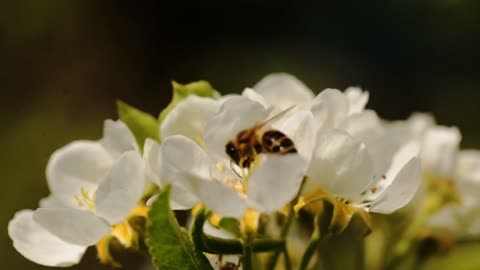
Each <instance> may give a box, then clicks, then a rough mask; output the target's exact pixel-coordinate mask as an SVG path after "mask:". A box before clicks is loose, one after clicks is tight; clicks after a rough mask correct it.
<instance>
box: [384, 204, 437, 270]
mask: <svg viewBox="0 0 480 270" xmlns="http://www.w3.org/2000/svg"><path fill="white" fill-rule="evenodd" d="M443 200H444V199H443V197H441V196H436V195H433V196H430V197H428V198H427V199H426V201H425V202H424V205H423V208H422V209H421V212H420V213H419V215H418V216H417V217H416V218H415V220H414V221H413V222H412V223H411V224H410V226H408V227H407V229H406V231H405V233H404V234H403V236H402V239H400V240H399V241H398V242H397V243H396V244H395V246H394V247H393V251H392V257H391V258H390V260H389V261H388V263H387V265H386V269H392V270H393V269H396V268H398V266H399V265H400V264H401V263H402V261H403V260H404V259H405V256H406V255H407V254H408V252H409V251H410V250H411V249H412V246H413V244H414V242H415V237H416V236H417V235H418V233H419V232H420V230H421V229H422V227H423V226H424V225H425V224H426V223H427V221H428V218H429V217H430V216H431V215H432V214H433V213H434V212H436V211H437V210H438V209H439V208H440V207H441V206H442V205H443V203H444V202H443Z"/></svg>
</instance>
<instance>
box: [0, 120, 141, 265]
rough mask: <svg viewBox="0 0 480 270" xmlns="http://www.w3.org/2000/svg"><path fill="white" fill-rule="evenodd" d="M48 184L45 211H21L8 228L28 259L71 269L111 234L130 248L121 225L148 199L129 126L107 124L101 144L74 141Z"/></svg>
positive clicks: (50, 170)
mask: <svg viewBox="0 0 480 270" xmlns="http://www.w3.org/2000/svg"><path fill="white" fill-rule="evenodd" d="M47 182H48V186H49V188H50V191H51V194H50V196H49V197H48V198H46V199H44V200H42V201H41V202H40V208H38V209H37V210H35V211H32V210H22V211H19V212H18V213H17V214H16V215H15V216H14V218H13V219H12V220H11V221H10V223H9V225H8V233H9V236H10V238H11V239H12V240H13V245H14V247H15V248H16V249H17V251H18V252H20V253H21V254H22V255H23V256H25V257H26V258H28V259H30V260H32V261H34V262H36V263H38V264H42V265H46V266H70V265H73V264H76V263H78V262H79V261H80V259H81V257H82V255H83V253H84V252H85V250H86V248H87V247H88V246H90V245H94V244H96V243H99V244H102V243H103V244H105V242H102V239H105V238H104V237H106V236H108V235H111V234H112V235H113V236H115V237H117V238H118V239H119V240H120V242H121V243H122V244H124V245H128V244H131V243H128V241H130V240H131V239H129V238H128V235H122V233H121V232H122V230H123V229H125V228H124V224H122V223H123V221H124V220H125V219H126V218H127V216H128V215H129V213H130V212H131V211H132V210H133V209H134V208H135V206H136V205H137V203H138V202H139V200H140V198H141V196H142V195H143V191H144V188H145V185H146V178H145V169H144V163H143V160H142V159H141V156H140V154H139V152H138V146H137V144H136V142H135V138H134V137H133V134H132V133H131V132H130V130H129V129H128V127H127V126H126V125H125V124H124V123H122V122H120V121H117V122H114V121H111V120H106V121H105V124H104V137H103V138H102V139H101V140H99V141H75V142H72V143H70V144H68V145H66V146H64V147H62V148H60V149H59V150H57V151H55V152H54V153H53V154H52V156H51V157H50V160H49V162H48V166H47ZM123 233H126V231H123ZM107 252H108V251H107ZM99 255H101V254H99ZM104 255H105V254H104ZM106 255H109V254H106Z"/></svg>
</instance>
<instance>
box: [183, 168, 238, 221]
mask: <svg viewBox="0 0 480 270" xmlns="http://www.w3.org/2000/svg"><path fill="white" fill-rule="evenodd" d="M183 177H184V179H183V181H185V182H189V184H188V186H189V189H190V190H192V191H193V192H194V193H195V194H196V195H197V196H198V198H199V199H200V201H201V202H202V203H203V204H205V206H206V207H207V208H209V209H211V210H212V211H213V212H215V213H217V214H219V215H221V216H224V217H235V218H241V217H243V215H244V214H245V211H246V210H247V203H246V201H245V200H244V199H243V198H242V197H240V195H239V194H238V193H237V192H236V191H234V190H233V189H232V188H230V187H229V186H227V185H225V184H223V183H221V182H218V181H212V180H210V179H206V178H201V177H200V176H198V175H184V176H183Z"/></svg>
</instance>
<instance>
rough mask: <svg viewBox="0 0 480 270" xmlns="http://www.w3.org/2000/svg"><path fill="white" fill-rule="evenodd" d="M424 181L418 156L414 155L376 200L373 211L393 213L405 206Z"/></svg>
mask: <svg viewBox="0 0 480 270" xmlns="http://www.w3.org/2000/svg"><path fill="white" fill-rule="evenodd" d="M421 182H422V177H421V168H420V162H419V160H418V158H416V157H413V158H412V159H410V161H408V162H407V163H406V164H405V166H403V168H402V169H401V170H400V171H399V172H398V174H397V175H396V176H395V178H394V179H393V181H392V183H391V184H390V185H389V186H387V187H386V188H385V190H384V191H383V192H382V193H381V194H380V195H379V196H378V198H376V199H375V200H374V202H373V203H372V205H371V207H370V211H371V212H375V213H383V214H391V213H393V212H394V211H395V210H397V209H399V208H402V207H403V206H405V205H406V204H407V203H408V202H410V200H411V199H412V198H413V196H414V195H415V192H416V191H417V189H418V187H419V186H420V184H421Z"/></svg>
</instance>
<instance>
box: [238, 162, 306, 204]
mask: <svg viewBox="0 0 480 270" xmlns="http://www.w3.org/2000/svg"><path fill="white" fill-rule="evenodd" d="M306 167H307V161H306V160H304V159H303V158H302V157H301V156H299V155H296V154H288V155H283V156H274V155H271V156H268V157H267V158H266V159H265V161H263V162H262V163H261V165H260V166H259V167H258V169H257V170H256V171H255V172H253V174H252V175H251V176H250V178H249V180H248V191H247V198H248V201H249V204H250V205H251V207H253V208H255V209H256V210H259V211H261V212H267V213H272V212H275V211H277V210H279V209H280V208H282V207H283V206H285V205H286V204H287V203H288V202H290V201H291V200H292V199H293V198H294V197H295V195H296V194H297V193H298V191H299V189H300V186H301V184H302V180H303V176H304V175H305V170H306Z"/></svg>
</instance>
